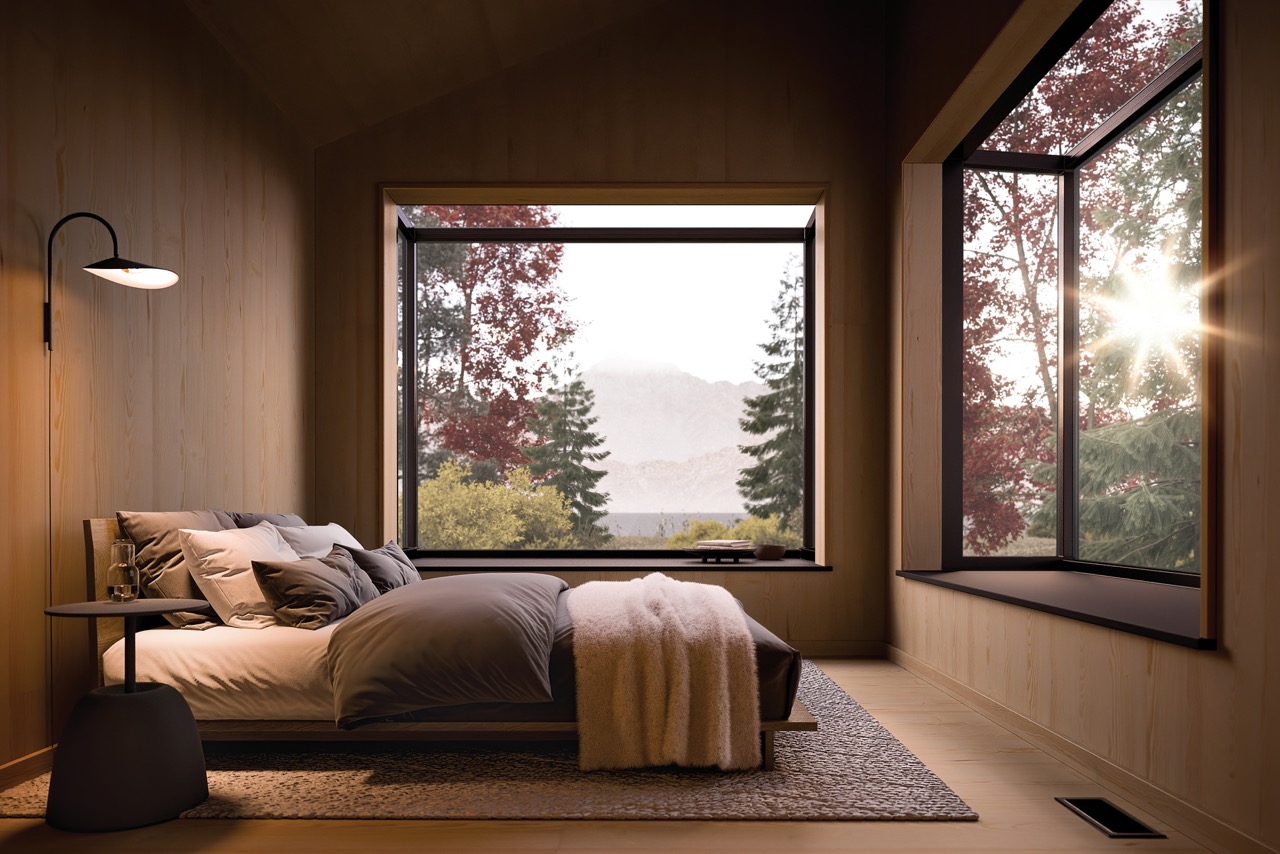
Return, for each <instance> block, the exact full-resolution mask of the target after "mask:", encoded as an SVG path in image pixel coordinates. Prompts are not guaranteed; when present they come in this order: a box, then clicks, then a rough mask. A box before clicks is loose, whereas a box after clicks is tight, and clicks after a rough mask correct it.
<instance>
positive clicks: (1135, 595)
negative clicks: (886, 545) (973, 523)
mask: <svg viewBox="0 0 1280 854" xmlns="http://www.w3.org/2000/svg"><path fill="white" fill-rule="evenodd" d="M896 574H897V575H899V576H901V577H903V578H907V579H910V580H912V581H921V582H924V583H925V584H935V585H937V586H939V587H946V588H948V589H950V590H959V591H961V592H963V593H972V594H973V595H975V596H982V597H985V598H987V599H996V600H998V601H1000V602H1008V603H1010V604H1012V605H1021V606H1022V607H1024V608H1033V609H1035V610H1037V611H1045V612H1047V613H1050V614H1057V615H1058V616H1060V617H1068V618H1070V619H1073V620H1081V621H1083V622H1086V623H1093V624H1094V625H1098V626H1105V627H1107V628H1109V629H1116V630H1118V631H1122V632H1129V633H1131V634H1136V635H1142V636H1144V637H1149V638H1155V639H1156V640H1161V641H1166V642H1168V643H1174V644H1179V645H1180V646H1187V647H1191V648H1192V649H1215V648H1216V647H1217V642H1216V641H1214V640H1213V639H1212V638H1202V637H1200V589H1199V588H1198V587H1179V586H1175V585H1171V584H1157V583H1154V582H1150V581H1137V580H1134V579H1131V578H1116V577H1113V576H1107V575H1095V574H1092V573H1087V572H1070V571H1066V570H1015V569H963V570H944V571H937V572H923V571H917V570H899V571H898V572H897V573H896Z"/></svg>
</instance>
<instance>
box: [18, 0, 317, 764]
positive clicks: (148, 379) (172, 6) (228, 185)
mask: <svg viewBox="0 0 1280 854" xmlns="http://www.w3.org/2000/svg"><path fill="white" fill-rule="evenodd" d="M0 67H2V68H3V74H2V75H0V93H2V97H3V100H2V101H0V140H2V141H3V142H2V144H3V149H2V150H0V161H2V166H0V196H2V197H3V199H4V203H3V207H0V279H2V280H3V281H0V305H3V311H0V401H3V403H4V405H3V409H2V410H0V519H2V520H3V523H2V524H0V685H3V691H4V693H3V699H2V700H0V764H3V763H5V762H6V761H9V760H12V759H14V758H16V757H20V756H23V755H26V754H29V753H32V752H34V751H37V750H40V749H41V748H43V747H45V746H46V745H48V744H49V743H50V740H51V738H56V734H57V730H58V728H59V725H60V721H61V719H62V717H63V715H65V712H66V711H67V710H68V708H69V705H70V703H72V702H74V700H75V699H76V697H78V696H79V694H80V693H81V692H82V691H83V690H84V689H85V687H86V686H91V683H92V679H93V672H94V670H93V662H92V659H91V657H90V656H89V655H88V653H87V652H86V650H87V647H86V646H85V638H86V636H87V632H88V628H89V624H88V621H82V620H68V619H63V620H57V621H52V620H50V618H47V617H45V616H44V614H43V609H44V607H45V605H46V604H47V602H48V600H49V599H52V601H54V602H66V601H76V600H81V599H83V598H85V595H86V585H85V580H84V578H85V570H84V545H83V543H84V541H83V534H82V528H81V520H82V519H85V518H88V517H97V516H103V515H108V514H110V513H112V512H113V511H115V510H117V509H130V508H131V509H155V510H165V509H179V508H198V507H209V506H225V507H231V506H236V507H246V508H271V509H282V510H283V509H292V508H297V509H299V510H302V511H303V512H307V511H309V510H310V494H311V484H310V477H309V471H310V454H311V447H310V424H311V408H312V394H311V377H312V363H311V326H312V303H311V260H312V259H311V252H312V229H313V225H312V223H313V221H312V209H313V208H312V205H313V201H312V159H311V151H310V149H309V148H308V147H307V146H306V145H304V144H302V143H301V142H300V141H299V139H298V138H297V137H296V136H295V135H294V134H293V133H292V132H290V131H288V130H285V129H284V125H283V123H282V122H281V120H280V117H279V114H278V113H277V112H276V111H275V110H274V109H273V108H272V107H270V106H269V105H268V104H267V103H266V102H265V100H264V99H263V98H262V97H261V96H260V95H258V94H257V92H256V90H255V89H254V88H253V87H252V86H251V85H250V84H249V83H248V82H247V81H246V79H245V77H244V75H243V73H242V72H240V71H239V69H237V68H236V67H235V66H234V64H233V63H232V62H231V61H230V60H229V59H228V58H227V56H226V55H225V53H224V52H223V51H222V50H221V49H220V48H218V47H217V46H216V44H215V43H214V42H213V41H212V39H211V38H210V37H209V36H208V35H207V33H206V32H205V31H204V30H203V29H202V28H201V27H200V26H199V25H198V24H197V23H196V22H195V20H194V19H193V18H191V16H190V14H189V13H188V12H187V11H186V10H185V9H184V7H183V6H182V5H181V4H178V3H170V2H161V0H152V1H151V2H147V0H122V1H121V2H112V3H100V2H95V0H57V2H47V3H41V2H20V3H19V2H13V3H3V4H0ZM79 210H88V211H92V212H94V213H97V214H99V215H101V216H103V217H105V218H106V219H107V220H108V221H109V222H111V224H112V225H113V226H114V227H115V229H116V231H117V233H118V235H119V238H120V254H121V256H122V257H126V258H132V259H134V260H138V261H142V262H149V263H153V264H157V265H160V266H165V267H169V268H171V269H174V270H176V271H177V272H178V274H179V275H180V277H181V279H180V281H179V283H178V284H177V286H176V287H173V288H170V289H167V290H162V291H155V292H146V291H136V290H132V289H129V288H122V287H119V286H117V285H114V284H110V283H106V282H103V281H101V280H99V279H96V278H94V277H92V276H90V275H89V274H87V273H84V272H83V271H82V270H81V269H80V268H81V267H82V266H84V265H85V264H88V263H91V262H93V261H97V260H99V259H101V258H103V257H107V256H109V255H110V251H111V244H110V238H109V237H108V235H107V233H106V230H105V229H104V228H102V226H100V225H98V224H97V223H95V222H93V221H91V220H87V219H86V220H77V221H74V222H72V223H70V224H68V225H67V226H66V227H64V228H63V230H62V231H61V232H60V233H59V236H58V239H57V240H56V241H55V245H54V291H55V305H56V309H57V313H56V316H55V321H54V326H55V348H56V349H54V350H53V352H52V353H46V350H45V345H44V342H43V335H42V320H41V312H42V304H43V299H44V298H43V290H44V270H45V258H44V255H45V243H46V240H47V238H48V234H49V231H50V229H51V228H52V227H53V225H54V224H55V223H56V222H57V221H58V219H59V218H61V217H62V216H63V215H64V214H67V213H70V212H73V211H79ZM50 390H51V394H52V397H51V398H50V397H49V396H48V395H49V394H50ZM50 451H52V453H51V454H50ZM50 520H51V523H50ZM49 566H52V574H51V576H49V575H48V574H47V568H48V567H49ZM46 587H48V588H49V589H46ZM50 633H52V644H51V645H52V660H50V658H49V657H48V655H47V652H46V642H47V638H48V636H49V634H50ZM50 673H53V674H56V675H55V676H54V677H53V684H52V686H51V685H50V676H49V674H50ZM50 695H52V698H53V699H52V702H53V707H52V709H51V708H50V701H49V697H50ZM49 721H52V724H50V723H49ZM50 729H52V734H51V733H50Z"/></svg>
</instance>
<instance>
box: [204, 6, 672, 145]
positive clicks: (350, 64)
mask: <svg viewBox="0 0 1280 854" xmlns="http://www.w3.org/2000/svg"><path fill="white" fill-rule="evenodd" d="M663 2H668V0H186V5H187V7H188V8H190V10H191V11H192V12H193V13H194V14H195V16H196V17H197V18H198V19H199V20H200V21H201V22H202V23H203V24H204V25H205V27H207V28H208V29H209V31H210V32H211V33H212V34H213V35H214V37H215V38H216V39H217V40H218V41H219V42H221V43H222V45H223V47H224V48H226V50H227V51H228V52H229V53H230V54H231V55H232V56H233V57H234V58H235V60H236V61H237V62H238V63H239V64H240V65H241V66H242V67H243V68H244V69H245V71H246V72H247V73H248V74H249V76H250V78H251V79H253V80H254V82H255V83H257V85H258V86H259V87H261V88H262V90H263V91H264V92H265V93H266V95H267V97H269V98H271V99H272V100H273V101H274V102H275V104H276V106H278V107H279V108H280V110H281V111H282V112H283V113H284V114H285V115H286V116H287V117H288V118H289V119H290V120H292V122H293V123H294V124H295V126H296V127H297V129H298V131H299V132H301V133H302V134H303V135H304V136H305V137H307V139H309V140H310V141H311V142H312V143H313V144H314V145H317V146H320V145H324V144H325V143H328V142H332V141H334V140H336V139H341V138H342V137H344V136H347V135H348V134H350V133H353V132H355V131H358V130H361V129H363V128H367V127H369V126H371V125H374V124H377V123H378V122H380V121H383V120H384V119H388V118H390V117H391V116H394V115H397V114H398V113H402V112H404V111H405V110H408V109H411V108H413V107H416V106H418V105H419V104H423V103H426V102H427V101H430V100H433V99H435V98H437V97H440V96H441V95H444V94H446V93H448V92H450V91H453V90H454V89H457V88H459V87H462V86H465V85H467V84H469V83H473V82H476V81H478V80H482V79H484V78H486V77H489V76H490V75H493V74H495V73H498V72H500V71H502V70H504V69H507V68H510V67H512V66H515V65H518V64H519V63H521V62H524V61H526V60H528V59H531V58H533V57H535V56H538V55H540V54H543V53H547V52H548V51H551V50H554V49H556V48H559V47H562V46H564V45H567V44H570V43H572V42H575V41H578V40H579V39H582V38H584V37H585V36H588V35H590V34H591V33H593V32H596V31H598V30H601V29H604V28H605V27H608V26H611V25H613V24H616V23H618V22H620V21H624V20H626V19H628V18H630V17H632V16H634V15H636V14H638V13H640V12H643V11H645V10H646V9H648V8H650V7H653V6H657V5H660V4H661V3H663Z"/></svg>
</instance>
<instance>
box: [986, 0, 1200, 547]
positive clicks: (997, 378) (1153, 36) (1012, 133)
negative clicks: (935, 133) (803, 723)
mask: <svg viewBox="0 0 1280 854" xmlns="http://www.w3.org/2000/svg"><path fill="white" fill-rule="evenodd" d="M1194 18H1195V16H1194V15H1190V14H1188V4H1187V2H1185V0H1184V2H1183V3H1182V6H1181V9H1180V14H1179V15H1176V16H1172V17H1170V18H1168V19H1166V20H1165V21H1163V22H1160V23H1156V22H1153V21H1152V20H1150V19H1148V18H1145V17H1144V16H1143V15H1142V14H1141V10H1140V8H1139V5H1138V3H1137V2H1136V0H1117V2H1115V3H1113V4H1112V5H1111V6H1110V7H1109V8H1108V9H1107V11H1106V12H1104V13H1103V14H1102V16H1101V17H1100V18H1099V19H1098V20H1097V22H1096V23H1095V24H1094V25H1093V27H1092V28H1091V29H1090V30H1089V31H1088V32H1087V33H1086V34H1085V36H1084V37H1082V38H1081V39H1080V40H1079V41H1078V42H1077V43H1076V45H1075V46H1074V47H1072V48H1071V50H1070V51H1068V53H1067V54H1066V55H1065V56H1064V57H1063V59H1062V60H1061V61H1060V62H1059V63H1058V64H1057V65H1056V66H1055V67H1054V68H1053V69H1052V70H1051V71H1050V72H1049V74H1048V75H1046V76H1045V77H1044V78H1043V80H1042V81H1041V82H1040V83H1039V84H1038V85H1037V87H1036V88H1035V90H1033V91H1032V93H1031V94H1030V95H1028V96H1027V98H1026V99H1024V101H1023V102H1022V103H1021V104H1020V105H1019V106H1018V107H1017V108H1016V109H1015V110H1014V111H1013V112H1012V113H1010V115H1009V116H1008V117H1007V118H1006V119H1005V120H1004V122H1002V123H1001V125H1000V126H999V127H998V128H997V129H996V130H995V131H994V132H993V133H992V135H991V136H990V137H989V138H988V139H987V140H986V141H985V142H984V143H983V145H982V147H983V148H984V149H988V150H995V151H1012V152H1030V153H1039V154H1060V153H1065V152H1066V151H1068V150H1070V149H1071V148H1072V147H1073V146H1074V145H1075V144H1077V143H1079V142H1080V141H1081V140H1083V139H1084V138H1085V137H1086V136H1087V134H1088V133H1089V132H1090V131H1092V130H1093V129H1094V128H1096V127H1097V126H1098V125H1099V124H1100V123H1101V122H1102V121H1103V120H1104V119H1106V118H1107V117H1109V116H1110V115H1112V114H1113V113H1115V112H1116V110H1118V109H1119V108H1120V107H1121V106H1123V105H1124V104H1125V102H1127V101H1128V100H1129V99H1130V98H1131V97H1133V96H1134V95H1135V94H1136V93H1137V92H1138V91H1139V90H1140V89H1141V88H1142V87H1143V86H1144V85H1145V84H1146V83H1148V82H1150V81H1151V80H1152V79H1154V78H1155V77H1156V75H1158V74H1159V72H1160V71H1161V70H1163V69H1164V68H1165V67H1166V66H1167V65H1168V63H1169V62H1170V61H1171V57H1172V55H1174V54H1176V53H1177V52H1178V50H1179V48H1178V45H1180V44H1182V43H1184V42H1185V43H1190V41H1192V40H1193V39H1192V38H1190V37H1189V36H1188V32H1187V31H1188V26H1189V25H1188V22H1189V21H1192V20H1194ZM1195 37H1196V38H1198V34H1197V35H1196V36H1195ZM1093 171H1094V172H1095V173H1101V174H1098V175H1094V176H1093V177H1095V178H1098V179H1099V180H1095V181H1094V182H1093V184H1092V185H1091V186H1086V187H1085V188H1084V193H1085V198H1084V201H1083V202H1082V205H1081V211H1082V217H1083V218H1084V220H1085V222H1084V223H1083V228H1082V247H1081V252H1082V257H1085V258H1087V257H1106V256H1104V255H1103V251H1104V250H1103V249H1101V248H1100V247H1099V246H1098V245H1096V241H1097V239H1098V237H1097V236H1098V235H1100V234H1105V233H1107V232H1108V229H1109V228H1110V226H1111V225H1112V224H1113V222H1114V221H1117V220H1124V221H1126V222H1128V223H1132V222H1136V221H1140V220H1141V219H1142V217H1144V216H1146V217H1148V218H1151V217H1154V216H1158V215H1159V212H1157V211H1152V210H1143V209H1142V205H1143V204H1144V203H1145V201H1144V200H1151V199H1154V198H1159V193H1158V192H1151V191H1150V190H1149V188H1147V187H1143V188H1141V189H1142V192H1141V193H1137V194H1135V192H1134V188H1133V187H1126V186H1124V182H1123V180H1117V179H1116V177H1115V167H1113V166H1112V165H1110V164H1107V163H1104V162H1102V161H1101V160H1100V161H1099V163H1098V166H1096V167H1094V168H1093ZM1148 178H1149V176H1147V175H1146V174H1144V175H1143V176H1142V180H1144V181H1146V180H1148ZM964 181H965V185H964V193H965V211H964V239H965V256H964V325H963V344H964V350H963V364H962V371H963V378H964V380H963V391H962V429H963V436H964V439H963V442H964V458H963V480H962V507H963V514H964V517H965V527H964V547H965V551H966V552H968V553H971V554H977V555H985V554H991V553H994V552H997V551H999V550H1000V549H1002V548H1003V547H1005V546H1007V545H1008V544H1009V543H1010V542H1012V541H1013V540H1015V539H1017V538H1019V537H1021V536H1022V535H1023V534H1024V531H1025V530H1026V528H1027V518H1028V515H1029V513H1030V511H1031V510H1033V509H1037V508H1038V509H1039V510H1040V514H1039V515H1040V517H1041V520H1042V521H1043V518H1044V515H1045V512H1046V511H1048V512H1049V513H1050V515H1051V513H1052V511H1051V508H1052V506H1053V504H1052V499H1053V493H1054V491H1055V489H1056V483H1055V480H1054V478H1053V477H1052V476H1051V475H1049V474H1047V473H1048V472H1051V471H1052V468H1053V464H1054V462H1055V458H1056V447H1055V438H1056V435H1057V431H1058V427H1059V425H1058V424H1057V423H1056V420H1057V375H1058V364H1057V362H1058V357H1057V350H1058V343H1057V323H1058V318H1057V309H1056V305H1057V290H1058V278H1059V277H1058V258H1059V247H1058V246H1057V239H1056V238H1057V232H1058V219H1057V218H1058V215H1059V213H1058V192H1057V179H1056V177H1054V176H1052V175H1026V174H1018V173H1016V172H999V171H975V170H966V172H965V178H964ZM1104 211H1105V212H1106V214H1105V215H1107V216H1111V217H1113V218H1114V220H1113V221H1112V222H1095V221H1094V220H1093V217H1094V216H1095V215H1097V214H1099V212H1104ZM1134 245H1137V242H1136V241H1135V242H1134ZM1084 322H1087V318H1086V319H1082V323H1084ZM1011 353H1016V354H1018V355H1017V356H1012V357H1011V355H1010V354H1011ZM1011 360H1017V361H1018V365H1017V367H1015V368H1013V369H1012V371H1011V370H1010V365H1009V363H1010V361H1011ZM1010 373H1012V374H1014V375H1016V376H1017V377H1018V380H1017V381H1016V382H1015V381H1014V380H1012V379H1010V378H1009V376H1010ZM1115 373H1116V371H1114V370H1113V371H1110V372H1108V371H1103V370H1099V366H1097V365H1095V364H1094V363H1093V362H1092V361H1091V358H1090V357H1089V356H1088V355H1087V354H1082V357H1081V364H1080V375H1081V387H1082V389H1087V388H1089V387H1090V383H1091V382H1095V383H1100V382H1106V381H1108V380H1107V379H1106V378H1105V377H1107V376H1114V374H1115ZM1182 392H1183V394H1184V396H1185V393H1186V392H1185V389H1184V390H1182ZM1159 394H1162V395H1164V397H1167V398H1169V399H1170V400H1172V399H1173V397H1172V395H1173V392H1170V391H1168V389H1165V390H1164V391H1162V392H1159ZM1154 396H1156V395H1149V397H1154ZM1099 400H1105V397H1104V396H1102V395H1090V396H1089V403H1088V406H1087V407H1086V411H1085V412H1083V413H1082V424H1081V428H1082V429H1091V428H1093V427H1097V426H1101V425H1105V424H1107V423H1109V422H1111V421H1114V420H1116V419H1118V418H1122V417H1127V416H1126V415H1125V413H1124V412H1123V410H1121V409H1120V408H1119V406H1118V405H1112V406H1110V407H1108V406H1107V405H1105V403H1102V404H1099V402H1098V401H1099Z"/></svg>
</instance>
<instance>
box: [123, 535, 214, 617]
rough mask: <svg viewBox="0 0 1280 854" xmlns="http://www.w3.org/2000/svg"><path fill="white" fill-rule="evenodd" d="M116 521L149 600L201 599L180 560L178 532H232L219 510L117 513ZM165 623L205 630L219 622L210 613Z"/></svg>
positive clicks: (181, 614) (190, 614)
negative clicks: (130, 547) (130, 544)
mask: <svg viewBox="0 0 1280 854" xmlns="http://www.w3.org/2000/svg"><path fill="white" fill-rule="evenodd" d="M116 521H117V522H119V523H120V530H121V531H122V532H123V533H124V535H125V536H126V537H128V538H129V539H130V540H133V544H134V545H135V546H137V549H138V550H137V553H136V555H135V558H136V560H137V563H138V575H139V576H140V577H141V579H140V580H141V582H142V595H143V596H145V597H148V598H151V599H203V598H204V594H203V593H201V592H200V588H199V587H197V586H196V582H195V579H193V578H192V577H191V573H190V572H188V570H187V564H186V562H185V561H184V560H183V557H182V543H181V542H180V541H179V540H178V529H179V528H188V529H193V530H198V531H224V530H226V529H227V528H234V527H235V524H234V523H233V522H232V521H231V517H229V516H228V515H227V514H225V513H223V512H222V511H221V510H177V511H172V512H161V513H139V512H132V511H126V510H121V511H118V512H117V513H116ZM164 617H165V619H166V620H168V621H169V622H170V623H172V624H173V625H175V626H178V627H179V628H186V629H207V628H209V627H211V626H215V625H218V624H219V623H221V622H222V621H221V620H219V619H218V616H217V614H214V613H213V612H212V611H210V612H208V613H196V612H194V611H177V612H175V613H173V614H165V615H164Z"/></svg>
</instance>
